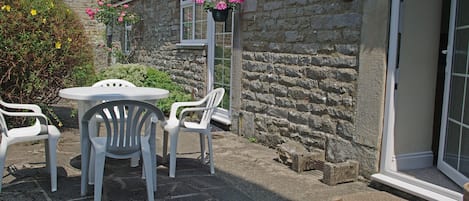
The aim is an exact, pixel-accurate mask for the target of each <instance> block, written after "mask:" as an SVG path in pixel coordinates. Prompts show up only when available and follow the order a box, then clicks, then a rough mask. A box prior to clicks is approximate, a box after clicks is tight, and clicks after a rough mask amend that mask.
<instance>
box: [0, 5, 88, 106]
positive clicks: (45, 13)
mask: <svg viewBox="0 0 469 201" xmlns="http://www.w3.org/2000/svg"><path fill="white" fill-rule="evenodd" d="M0 7H1V10H0V71H1V75H0V83H1V84H0V86H1V90H0V95H1V97H2V98H3V99H5V100H6V101H9V102H16V103H36V104H40V105H43V106H44V105H49V104H53V103H56V102H57V101H58V100H59V97H58V91H59V90H60V89H62V88H65V87H67V86H73V85H80V84H83V83H88V81H87V80H88V79H89V78H90V77H92V75H93V73H94V72H93V65H92V61H93V59H92V58H93V55H92V50H91V49H90V48H89V47H88V41H87V38H86V36H85V35H84V31H83V27H82V26H81V23H80V21H79V18H78V17H77V16H76V15H75V13H74V12H72V11H71V10H70V9H69V8H68V7H67V6H66V5H65V4H64V3H63V1H60V0H6V1H0Z"/></svg>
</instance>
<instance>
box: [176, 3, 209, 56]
mask: <svg viewBox="0 0 469 201" xmlns="http://www.w3.org/2000/svg"><path fill="white" fill-rule="evenodd" d="M180 2H181V4H180V5H181V6H180V11H179V13H180V26H179V29H180V30H179V31H180V41H181V43H179V44H178V46H192V47H196V46H205V45H207V38H204V39H194V38H195V30H196V29H195V26H196V23H197V20H196V12H195V10H196V6H197V5H196V4H195V2H194V1H193V0H180ZM188 7H192V10H193V12H192V25H193V26H194V28H193V29H192V37H191V39H184V29H183V28H184V24H183V20H184V15H183V13H184V12H183V10H184V8H188ZM205 35H206V36H207V34H205Z"/></svg>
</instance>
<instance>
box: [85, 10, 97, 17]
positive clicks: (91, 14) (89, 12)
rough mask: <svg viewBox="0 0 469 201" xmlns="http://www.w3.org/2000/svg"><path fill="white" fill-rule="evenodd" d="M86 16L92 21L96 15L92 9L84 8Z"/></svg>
mask: <svg viewBox="0 0 469 201" xmlns="http://www.w3.org/2000/svg"><path fill="white" fill-rule="evenodd" d="M85 12H86V14H88V16H89V17H90V19H94V15H95V14H96V13H95V12H94V11H93V9H91V8H86V10H85Z"/></svg>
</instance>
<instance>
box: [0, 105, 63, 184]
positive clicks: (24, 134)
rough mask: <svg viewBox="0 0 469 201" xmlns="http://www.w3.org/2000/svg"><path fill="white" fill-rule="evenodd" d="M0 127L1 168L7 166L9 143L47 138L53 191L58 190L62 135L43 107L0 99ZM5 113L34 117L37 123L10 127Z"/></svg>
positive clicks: (48, 162) (46, 144)
mask: <svg viewBox="0 0 469 201" xmlns="http://www.w3.org/2000/svg"><path fill="white" fill-rule="evenodd" d="M0 105H1V106H2V107H1V108H0V129H1V132H2V142H1V145H0V170H1V171H2V175H3V169H4V167H5V158H6V153H7V149H8V146H9V145H12V144H15V143H19V142H28V141H37V140H46V141H47V142H46V143H44V145H45V152H46V169H48V170H47V171H49V173H50V180H51V191H52V192H55V191H57V159H56V158H57V154H56V149H57V141H58V139H59V137H60V131H59V129H57V127H55V126H53V125H48V124H47V117H46V116H45V115H44V114H43V113H42V111H41V108H40V107H39V106H37V105H34V104H13V103H6V102H4V101H2V100H0ZM4 115H6V116H12V117H32V118H35V119H36V120H35V123H34V125H32V126H25V127H16V128H8V125H7V123H6V121H5V118H4ZM2 178H3V177H1V178H0V192H1V189H2V188H1V187H2Z"/></svg>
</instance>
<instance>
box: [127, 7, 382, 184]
mask: <svg viewBox="0 0 469 201" xmlns="http://www.w3.org/2000/svg"><path fill="white" fill-rule="evenodd" d="M362 4H363V1H360V0H250V1H246V2H245V3H244V5H243V11H242V12H241V13H240V16H241V20H240V22H239V23H240V27H239V28H238V29H236V28H235V31H239V33H235V34H234V35H236V36H239V37H240V39H239V40H237V39H235V41H240V44H239V46H240V47H241V48H240V49H241V55H242V56H241V57H239V60H240V61H239V62H237V61H233V63H239V64H240V66H234V71H236V72H234V73H240V74H241V79H240V80H233V82H240V83H239V86H240V87H239V88H240V89H239V94H240V96H241V97H240V99H241V101H240V105H239V107H238V106H234V107H233V108H232V127H231V128H232V130H233V131H234V132H236V133H239V134H240V135H244V136H246V137H255V138H256V139H257V141H258V142H260V143H263V144H265V145H267V146H270V147H275V146H276V145H278V144H281V143H283V142H286V141H297V142H299V143H301V144H303V145H304V146H305V147H306V148H307V149H309V150H313V149H315V148H320V149H323V150H325V152H326V160H327V161H329V162H334V163H339V162H344V161H346V160H348V159H354V160H357V161H359V162H360V172H361V173H362V174H364V175H365V176H369V175H370V173H373V172H374V171H376V169H377V167H376V164H377V161H378V157H379V151H377V150H378V145H373V144H372V145H370V144H362V142H361V141H357V140H356V139H357V133H356V112H357V91H358V90H357V80H358V77H359V63H358V61H359V54H360V51H359V47H360V45H361V27H362V24H361V23H362V6H363V5H362ZM133 6H136V7H137V10H139V11H141V12H143V13H145V15H144V18H143V21H142V23H139V24H138V25H137V26H136V31H137V33H136V34H135V40H136V41H135V43H134V44H135V45H136V48H137V49H136V51H135V53H136V54H135V59H136V61H138V62H140V63H146V64H149V65H152V66H155V67H156V68H159V69H162V70H164V71H167V72H168V73H169V74H171V76H172V78H173V79H174V80H175V81H177V82H178V83H180V84H183V85H184V86H185V88H186V90H188V91H191V90H193V89H194V88H196V89H198V92H199V93H198V96H199V97H200V96H203V94H205V91H204V89H205V88H206V80H207V78H206V74H207V73H206V69H207V67H206V63H207V61H206V59H207V58H206V47H205V48H203V49H201V50H190V49H180V48H177V47H176V44H177V43H179V42H180V41H179V1H164V0H139V1H135V2H134V5H133ZM235 45H238V44H236V43H235ZM232 84H233V85H237V84H238V83H232ZM234 90H235V91H232V93H233V94H237V93H238V92H236V90H238V89H234ZM235 98H236V97H235ZM234 101H235V100H233V102H234ZM236 101H237V100H236ZM377 140H378V139H372V140H371V141H377Z"/></svg>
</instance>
